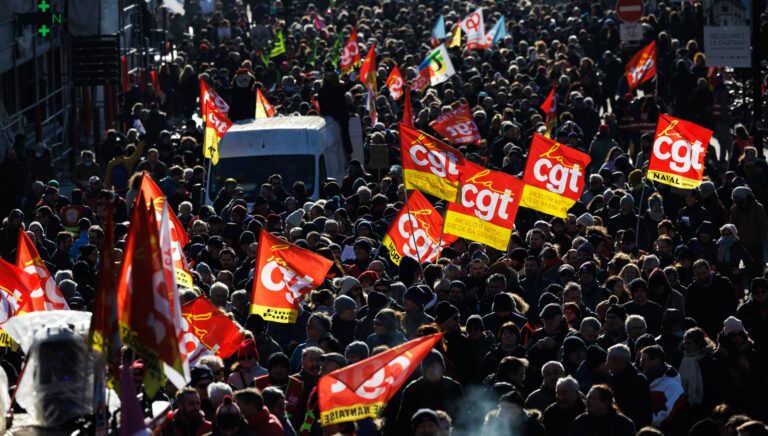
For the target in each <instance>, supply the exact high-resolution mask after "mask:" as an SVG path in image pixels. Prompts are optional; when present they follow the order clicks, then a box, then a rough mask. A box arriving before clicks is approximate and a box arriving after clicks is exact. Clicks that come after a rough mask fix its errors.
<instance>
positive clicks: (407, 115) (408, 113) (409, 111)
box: [400, 85, 413, 127]
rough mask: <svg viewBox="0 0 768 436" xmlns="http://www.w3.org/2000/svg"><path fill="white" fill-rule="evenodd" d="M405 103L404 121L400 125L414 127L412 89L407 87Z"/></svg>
mask: <svg viewBox="0 0 768 436" xmlns="http://www.w3.org/2000/svg"><path fill="white" fill-rule="evenodd" d="M403 93H404V94H405V102H404V103H403V120H402V121H400V125H403V126H408V127H413V107H412V106H411V87H410V86H408V85H405V91H403Z"/></svg>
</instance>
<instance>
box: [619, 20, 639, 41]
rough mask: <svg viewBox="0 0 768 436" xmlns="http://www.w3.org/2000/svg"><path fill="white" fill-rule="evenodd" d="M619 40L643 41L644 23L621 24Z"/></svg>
mask: <svg viewBox="0 0 768 436" xmlns="http://www.w3.org/2000/svg"><path fill="white" fill-rule="evenodd" d="M619 38H621V40H622V41H642V39H643V25H642V23H621V24H620V25H619Z"/></svg>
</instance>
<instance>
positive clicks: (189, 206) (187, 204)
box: [179, 201, 192, 213]
mask: <svg viewBox="0 0 768 436" xmlns="http://www.w3.org/2000/svg"><path fill="white" fill-rule="evenodd" d="M184 209H187V210H189V211H190V212H192V203H190V202H189V201H182V202H181V204H179V213H181V212H182V211H183V210H184Z"/></svg>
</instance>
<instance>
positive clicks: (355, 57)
mask: <svg viewBox="0 0 768 436" xmlns="http://www.w3.org/2000/svg"><path fill="white" fill-rule="evenodd" d="M359 65H360V48H359V47H358V46H357V29H352V33H350V34H349V38H347V42H346V44H344V50H342V52H341V65H340V68H341V74H349V73H351V72H352V70H354V69H355V68H356V67H358V66H359Z"/></svg>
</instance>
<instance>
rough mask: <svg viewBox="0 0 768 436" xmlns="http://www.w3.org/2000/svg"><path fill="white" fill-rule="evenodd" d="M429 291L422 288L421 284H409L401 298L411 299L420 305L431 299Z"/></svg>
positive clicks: (422, 305)
mask: <svg viewBox="0 0 768 436" xmlns="http://www.w3.org/2000/svg"><path fill="white" fill-rule="evenodd" d="M430 294H431V291H429V290H425V289H423V288H422V287H421V286H411V287H410V288H408V290H407V291H405V294H403V300H411V301H413V302H414V303H416V304H418V305H419V306H421V307H424V306H426V305H427V303H429V302H430V300H432V295H430Z"/></svg>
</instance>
